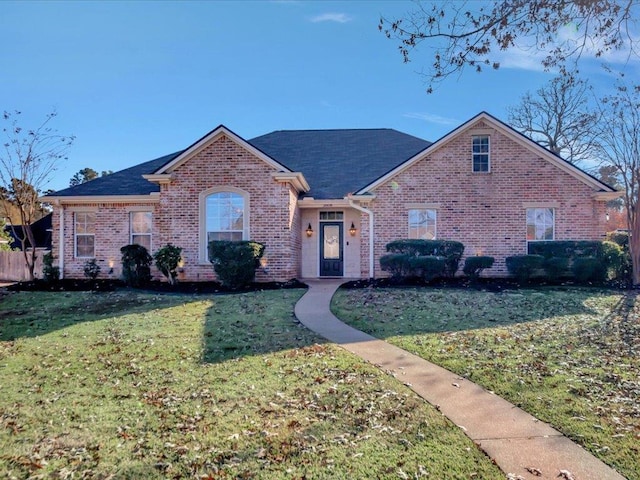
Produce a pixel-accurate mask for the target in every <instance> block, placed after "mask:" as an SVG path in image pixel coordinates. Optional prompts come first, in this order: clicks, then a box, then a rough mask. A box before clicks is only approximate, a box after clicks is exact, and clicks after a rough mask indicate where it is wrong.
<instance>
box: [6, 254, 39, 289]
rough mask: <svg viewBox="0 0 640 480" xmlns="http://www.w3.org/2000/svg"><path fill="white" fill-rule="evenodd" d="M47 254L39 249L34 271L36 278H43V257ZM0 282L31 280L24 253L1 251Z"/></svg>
mask: <svg viewBox="0 0 640 480" xmlns="http://www.w3.org/2000/svg"><path fill="white" fill-rule="evenodd" d="M45 253H47V250H40V249H38V253H37V256H38V257H37V258H36V268H35V269H34V271H33V273H34V274H35V276H36V278H42V256H43V255H44V254H45ZM0 280H10V281H15V282H20V281H25V280H29V269H28V268H27V265H26V264H25V262H24V253H23V252H19V251H16V252H3V251H0Z"/></svg>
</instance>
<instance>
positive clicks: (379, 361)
mask: <svg viewBox="0 0 640 480" xmlns="http://www.w3.org/2000/svg"><path fill="white" fill-rule="evenodd" d="M305 283H307V285H309V290H308V292H307V293H306V294H305V295H304V296H303V297H302V298H301V299H300V300H299V301H298V303H297V304H296V306H295V314H296V317H297V318H298V320H299V321H300V322H301V323H302V324H303V325H305V326H306V327H307V328H309V329H310V330H313V331H314V332H316V333H318V334H320V335H322V336H323V337H325V338H326V339H328V340H330V341H332V342H334V343H337V344H338V345H340V346H341V347H343V348H344V349H346V350H348V351H350V352H352V353H354V354H356V355H358V356H359V357H361V358H362V359H364V360H366V361H367V362H370V363H372V364H373V365H375V366H377V367H378V368H381V369H382V370H384V371H386V372H388V373H390V374H391V375H393V376H394V377H396V378H397V379H398V380H399V381H401V382H402V383H404V384H405V385H407V386H408V387H409V388H411V389H412V390H413V391H414V392H416V393H417V394H418V395H420V396H421V397H422V398H424V399H425V400H426V401H427V402H429V403H431V404H432V405H435V406H437V407H438V408H439V410H440V411H441V412H442V413H443V414H444V415H445V416H446V417H447V418H449V419H450V420H451V421H452V422H453V423H455V424H456V425H458V426H459V427H460V428H461V429H462V430H463V431H464V432H465V433H466V434H467V435H468V436H469V437H470V438H471V439H472V440H473V441H474V442H475V443H476V444H477V445H478V446H479V447H480V448H481V449H482V450H483V451H485V452H486V454H487V455H489V457H490V458H492V459H493V460H494V461H495V462H496V464H497V465H498V466H499V467H500V468H501V469H502V470H503V471H504V472H505V473H511V474H513V475H514V478H518V477H521V478H523V479H557V478H568V477H567V476H566V474H565V475H564V476H563V474H562V473H561V472H563V471H564V472H567V473H570V474H571V475H572V477H573V478H574V479H575V480H624V477H623V476H622V475H620V474H619V473H617V472H616V471H614V470H613V469H611V468H610V467H608V466H607V465H605V464H604V463H603V462H601V461H600V460H598V459H597V458H595V457H594V456H593V455H591V454H590V453H589V452H587V451H586V450H584V449H583V448H582V447H580V446H578V445H577V444H575V443H573V442H572V441H571V440H569V439H568V438H566V437H564V436H563V435H562V434H561V433H560V432H558V431H557V430H554V429H553V428H551V427H550V426H549V425H547V424H546V423H544V422H541V421H540V420H538V419H536V418H534V417H532V416H531V415H529V414H528V413H526V412H524V411H523V410H520V409H519V408H517V407H515V406H514V405H512V404H510V403H509V402H507V401H506V400H503V399H502V398H500V397H498V396H496V395H494V394H491V393H489V392H488V391H486V390H484V389H483V388H481V387H479V386H478V385H476V384H474V383H472V382H469V381H467V380H465V379H463V378H460V377H459V376H457V375H456V374H454V373H451V372H449V371H448V370H445V369H443V368H440V367H438V366H437V365H434V364H432V363H429V362H427V361H426V360H424V359H422V358H420V357H417V356H415V355H413V354H411V353H409V352H407V351H406V350H402V349H401V348H398V347H395V346H393V345H390V344H388V343H386V342H384V341H382V340H378V339H376V338H374V337H372V336H370V335H367V334H366V333H363V332H361V331H360V330H356V329H355V328H352V327H350V326H348V325H346V324H344V323H343V322H341V321H340V320H338V319H337V318H336V317H335V316H334V315H333V314H332V313H331V310H330V304H331V298H332V297H333V294H334V293H335V291H336V290H337V289H338V287H339V286H340V285H341V284H342V283H343V280H305ZM540 472H541V475H540V474H539V473H540Z"/></svg>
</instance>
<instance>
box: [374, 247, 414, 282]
mask: <svg viewBox="0 0 640 480" xmlns="http://www.w3.org/2000/svg"><path fill="white" fill-rule="evenodd" d="M380 268H382V271H383V272H390V273H391V277H392V278H393V279H394V280H399V279H401V278H403V277H408V276H410V271H411V269H410V267H409V255H406V254H404V253H389V254H387V255H383V256H382V257H380Z"/></svg>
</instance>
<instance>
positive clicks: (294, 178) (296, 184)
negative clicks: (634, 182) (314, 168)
mask: <svg viewBox="0 0 640 480" xmlns="http://www.w3.org/2000/svg"><path fill="white" fill-rule="evenodd" d="M271 175H272V176H273V178H274V179H275V180H276V181H278V182H284V183H290V184H291V185H292V186H293V188H295V189H296V191H298V193H299V192H308V191H309V190H310V187H309V183H307V179H306V178H304V175H303V174H302V172H274V173H272V174H271Z"/></svg>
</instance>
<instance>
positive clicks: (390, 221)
mask: <svg viewBox="0 0 640 480" xmlns="http://www.w3.org/2000/svg"><path fill="white" fill-rule="evenodd" d="M478 132H481V134H489V135H490V162H491V172H490V173H472V163H471V148H472V147H471V145H472V135H476V134H478ZM373 193H375V195H376V198H375V200H374V201H373V202H372V203H371V205H370V208H371V209H372V210H373V211H374V222H375V241H374V247H375V276H377V277H379V276H383V275H384V274H385V273H386V272H382V271H381V270H380V261H379V260H380V256H381V255H383V254H384V253H385V245H386V244H387V243H388V242H390V241H392V240H395V239H400V238H408V230H409V228H408V210H409V207H408V205H410V204H419V203H424V204H437V205H438V207H439V208H437V238H439V239H447V240H458V241H460V242H462V243H464V245H465V256H466V255H475V254H482V255H490V256H493V257H495V258H496V263H495V265H494V267H493V268H492V269H491V270H490V271H489V272H488V273H489V274H490V275H492V276H498V275H506V273H507V272H506V267H505V257H507V256H510V255H519V254H525V253H527V240H526V206H534V205H540V206H551V205H552V204H553V205H554V206H555V239H556V240H602V239H603V236H604V234H605V226H604V225H605V223H604V222H605V204H604V202H597V201H596V200H594V199H593V197H592V195H593V194H594V193H595V190H594V189H592V188H591V187H589V186H587V185H586V184H584V183H583V182H582V181H580V180H578V179H577V178H575V177H574V176H572V175H570V174H568V173H566V172H564V171H562V170H560V169H559V168H557V167H555V166H554V165H552V164H551V163H550V162H549V161H547V160H545V159H543V158H541V157H540V156H539V155H538V154H536V153H534V151H533V150H530V149H528V148H525V147H524V146H522V145H521V144H520V143H518V142H516V141H514V140H513V139H512V138H511V137H509V136H507V135H505V134H503V133H501V132H499V131H497V130H495V129H491V128H490V126H489V125H487V124H485V123H484V122H478V123H476V124H475V125H473V126H470V128H469V129H468V130H465V131H464V132H462V133H461V134H459V135H457V136H455V137H454V138H453V139H451V140H450V141H448V142H447V143H446V144H443V145H442V146H441V147H440V148H438V149H437V150H435V151H433V152H432V153H431V154H430V155H429V156H428V157H426V158H424V159H422V160H420V161H419V162H417V163H415V164H413V165H412V166H411V167H409V168H408V169H406V170H404V171H403V172H401V173H399V174H398V175H396V176H394V178H391V179H389V180H388V181H386V182H385V183H383V184H381V185H379V186H378V187H377V188H375V189H374V190H373ZM363 220H364V218H363ZM362 228H363V230H362V231H363V232H364V231H365V229H364V225H362ZM463 262H464V259H463ZM363 263H364V262H363ZM460 265H461V268H462V265H463V263H462V262H461V264H460Z"/></svg>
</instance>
